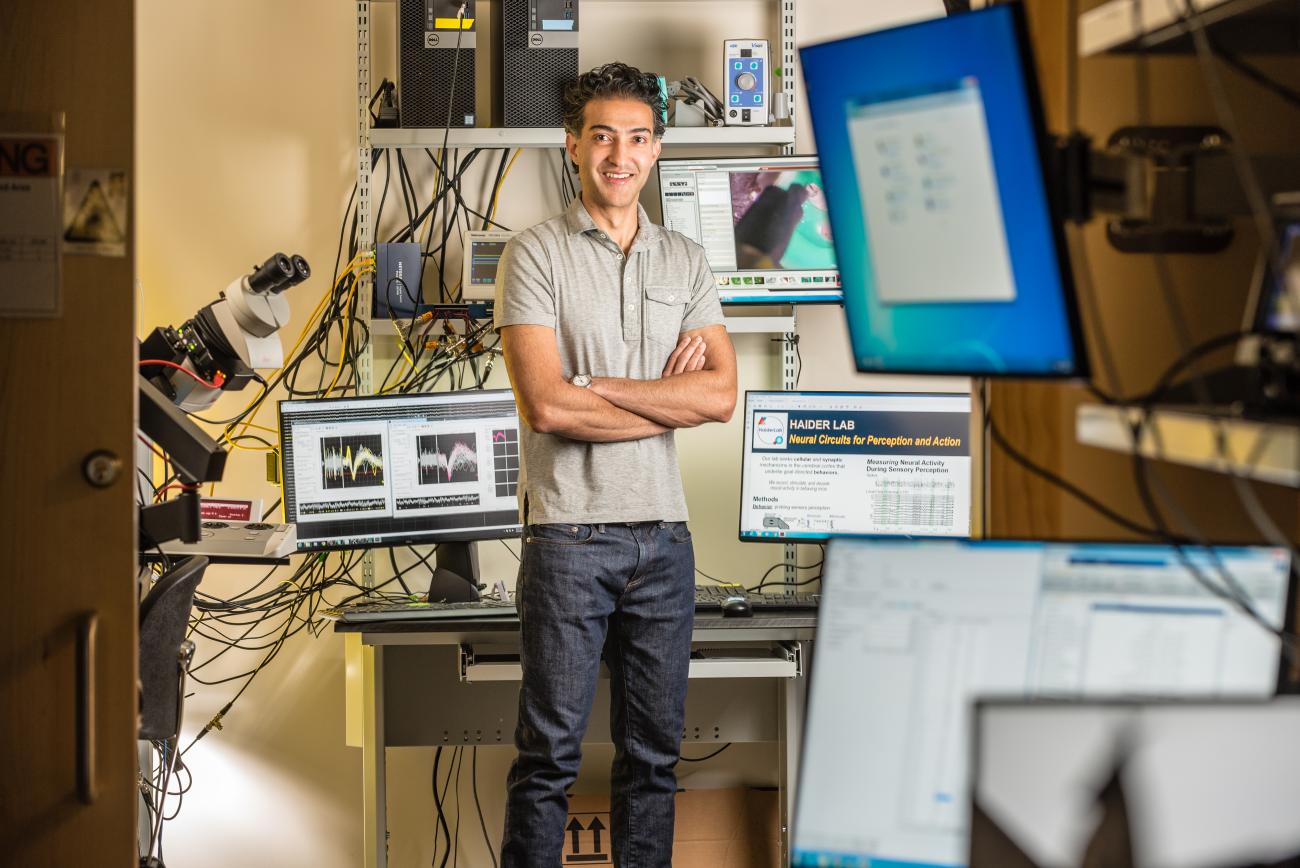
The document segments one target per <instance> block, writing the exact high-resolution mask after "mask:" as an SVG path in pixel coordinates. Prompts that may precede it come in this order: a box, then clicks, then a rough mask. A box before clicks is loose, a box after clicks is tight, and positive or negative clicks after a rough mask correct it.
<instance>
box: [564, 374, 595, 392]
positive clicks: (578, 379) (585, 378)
mask: <svg viewBox="0 0 1300 868" xmlns="http://www.w3.org/2000/svg"><path fill="white" fill-rule="evenodd" d="M569 382H570V383H572V384H573V385H575V386H577V387H578V388H579V389H588V388H591V374H574V375H573V379H572V380H570V381H569Z"/></svg>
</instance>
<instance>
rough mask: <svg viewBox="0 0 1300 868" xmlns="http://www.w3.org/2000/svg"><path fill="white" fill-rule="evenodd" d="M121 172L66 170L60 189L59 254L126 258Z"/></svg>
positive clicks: (124, 199) (124, 202)
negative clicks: (61, 222) (60, 237)
mask: <svg viewBox="0 0 1300 868" xmlns="http://www.w3.org/2000/svg"><path fill="white" fill-rule="evenodd" d="M126 183H127V179H126V171H125V170H123V169H69V170H68V173H67V178H66V181H65V183H64V188H63V252H64V253H81V254H89V255H93V256H126V232H127V223H126V219H127V200H128V199H127V189H126Z"/></svg>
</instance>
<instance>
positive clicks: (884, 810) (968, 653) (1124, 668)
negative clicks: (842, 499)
mask: <svg viewBox="0 0 1300 868" xmlns="http://www.w3.org/2000/svg"><path fill="white" fill-rule="evenodd" d="M1186 556H1187V557H1188V558H1189V559H1190V561H1191V562H1192V563H1193V564H1194V565H1195V566H1196V567H1197V568H1198V569H1199V570H1200V572H1201V573H1203V574H1205V575H1206V576H1208V577H1210V578H1212V579H1213V580H1215V581H1220V580H1221V579H1220V576H1221V573H1220V571H1219V569H1218V567H1217V566H1216V563H1217V564H1218V565H1221V566H1222V570H1223V572H1226V573H1227V574H1229V575H1231V577H1232V578H1233V579H1234V580H1235V582H1236V583H1237V584H1238V585H1239V586H1240V588H1241V591H1242V592H1243V593H1244V594H1245V595H1246V596H1247V597H1248V598H1249V600H1250V602H1251V604H1252V605H1253V606H1254V608H1255V609H1256V610H1257V611H1258V612H1259V614H1260V615H1261V616H1262V617H1263V619H1264V620H1265V621H1267V622H1268V623H1269V624H1271V625H1273V626H1274V627H1277V628H1280V627H1282V626H1283V623H1284V620H1285V612H1286V611H1287V601H1288V593H1289V589H1290V586H1291V577H1290V568H1291V562H1290V555H1289V553H1288V552H1287V551H1286V550H1285V549H1273V548H1218V549H1215V550H1214V553H1213V555H1211V554H1210V553H1208V552H1206V551H1204V550H1194V549H1188V550H1187V551H1186ZM820 611H821V617H820V621H819V624H818V632H817V654H816V657H815V658H814V663H813V671H812V693H811V697H810V702H809V707H808V718H807V723H806V725H805V741H804V751H803V759H802V770H801V775H802V776H801V779H800V785H799V797H798V798H799V801H798V811H797V815H796V820H795V851H796V856H795V864H796V865H797V866H805V865H807V866H814V865H815V866H823V865H830V866H839V865H862V864H872V865H874V864H887V865H909V866H927V868H932V866H956V865H962V864H964V863H965V859H966V852H967V841H968V833H967V829H968V817H969V811H970V806H969V773H968V753H969V746H970V738H971V730H970V726H971V713H972V703H973V702H974V701H975V700H976V699H978V698H981V697H986V696H993V697H1062V698H1065V697H1094V698H1096V697H1200V698H1204V697H1232V698H1259V697H1267V696H1271V695H1272V694H1273V693H1274V692H1275V691H1276V689H1277V686H1278V675H1279V668H1280V661H1281V647H1280V643H1279V640H1278V639H1277V637H1276V636H1275V635H1273V634H1272V633H1270V632H1268V631H1267V630H1265V629H1264V628H1262V627H1261V626H1260V625H1258V624H1256V623H1255V622H1253V621H1252V620H1251V619H1250V618H1249V617H1247V616H1246V615H1245V614H1243V613H1242V612H1241V611H1239V610H1238V608H1237V607H1236V606H1235V605H1233V604H1232V603H1230V602H1228V601H1226V600H1224V599H1221V598H1220V597H1218V596H1215V595H1214V594H1212V593H1210V592H1209V591H1208V590H1206V589H1205V588H1204V587H1203V586H1202V585H1201V584H1199V583H1198V582H1197V581H1196V580H1195V578H1194V577H1193V575H1192V573H1191V572H1190V571H1189V570H1188V569H1187V568H1186V567H1185V566H1184V564H1183V563H1182V561H1181V560H1180V558H1179V555H1178V553H1177V552H1176V551H1174V549H1172V548H1171V547H1166V546H1156V545H1116V544H1100V543H1080V544H1061V543H1038V542H1003V541H979V542H971V541H958V540H912V541H907V542H901V541H892V540H834V541H832V542H831V545H830V550H829V552H828V554H827V561H826V566H825V572H824V580H823V585H822V605H821V609H820Z"/></svg>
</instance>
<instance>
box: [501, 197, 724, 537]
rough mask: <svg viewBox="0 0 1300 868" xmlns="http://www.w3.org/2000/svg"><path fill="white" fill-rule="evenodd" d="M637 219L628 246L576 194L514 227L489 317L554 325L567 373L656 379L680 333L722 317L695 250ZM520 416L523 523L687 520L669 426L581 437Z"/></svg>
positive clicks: (674, 234)
mask: <svg viewBox="0 0 1300 868" xmlns="http://www.w3.org/2000/svg"><path fill="white" fill-rule="evenodd" d="M637 219H638V224H639V225H638V228H637V234H636V240H635V241H633V243H632V248H631V251H630V252H629V253H628V254H627V256H626V257H624V255H623V251H622V250H621V249H620V248H619V246H618V244H616V243H615V242H614V241H612V240H610V239H609V238H608V237H606V235H605V234H604V233H603V232H602V231H601V230H600V229H598V228H597V227H596V224H595V223H594V222H592V219H591V215H590V214H588V213H587V209H586V208H585V207H584V206H583V204H582V201H581V200H579V199H575V200H574V201H573V203H572V204H571V205H570V206H569V207H568V209H566V210H565V212H564V213H563V214H561V215H559V216H557V217H553V218H551V219H550V220H547V221H546V222H544V223H539V224H538V225H536V226H534V227H532V228H531V229H527V230H525V231H523V232H521V233H519V234H518V235H516V236H515V237H514V238H513V239H512V240H511V241H510V243H509V244H507V245H506V248H505V251H504V252H503V253H502V254H501V263H500V266H499V267H498V270H497V298H496V308H495V319H496V321H495V326H496V328H497V329H498V330H500V329H502V328H504V327H506V326H511V325H525V324H531V325H540V326H547V327H549V328H553V329H555V342H556V344H557V345H558V348H559V352H560V363H561V365H562V366H563V369H564V376H565V377H566V378H567V377H572V376H573V375H575V374H591V375H592V376H593V377H626V378H629V379H634V380H655V379H658V378H659V376H660V375H661V374H662V373H663V369H664V364H665V363H666V362H667V361H668V355H669V354H670V353H671V352H672V351H673V348H674V347H675V346H676V345H677V338H678V335H679V334H680V333H681V332H683V331H687V330H689V329H697V328H702V327H703V326H708V325H714V324H719V323H721V322H722V321H723V320H722V306H721V304H719V302H718V290H717V286H716V284H715V281H714V277H713V273H712V272H711V271H710V270H709V264H708V261H707V260H706V259H705V257H704V249H703V248H702V247H700V246H699V245H698V244H696V243H695V242H694V241H691V240H690V239H688V238H687V237H686V236H684V235H681V234H680V233H677V232H673V231H670V230H668V229H665V228H663V227H662V226H657V225H655V224H654V223H651V222H650V220H649V218H648V217H647V216H646V213H645V209H644V208H641V207H640V206H638V207H637ZM521 363H522V364H527V360H522V361H521ZM520 427H521V433H520V442H521V445H522V447H523V471H522V474H521V475H522V479H523V485H522V486H521V487H520V495H521V506H522V497H523V495H525V494H526V495H527V497H528V516H527V519H526V520H527V521H528V522H530V523H533V524H552V523H556V524H558V523H571V524H580V523H581V524H588V523H600V522H631V521H685V520H686V518H687V516H686V497H685V495H684V494H683V493H682V480H681V473H680V471H679V470H678V467H677V447H676V445H675V444H674V441H673V432H671V431H669V432H667V433H665V434H660V435H658V436H655V437H646V438H644V439H642V440H631V441H628V442H624V443H588V442H586V441H582V440H570V439H568V438H566V437H560V436H556V435H552V434H538V433H537V432H535V431H532V430H530V429H529V428H528V426H527V425H526V424H524V425H521V426H520Z"/></svg>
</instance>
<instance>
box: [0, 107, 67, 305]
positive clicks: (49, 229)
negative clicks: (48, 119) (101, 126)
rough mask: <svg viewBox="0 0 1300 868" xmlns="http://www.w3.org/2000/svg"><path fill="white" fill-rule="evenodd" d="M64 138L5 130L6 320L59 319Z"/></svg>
mask: <svg viewBox="0 0 1300 868" xmlns="http://www.w3.org/2000/svg"><path fill="white" fill-rule="evenodd" d="M62 177H63V136H62V135H61V134H58V133H35V134H33V133H25V132H13V133H10V132H4V131H0V316H58V315H59V312H60V305H61V301H60V299H61V281H62V275H61V271H60V262H59V183H60V181H61V180H62Z"/></svg>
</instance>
